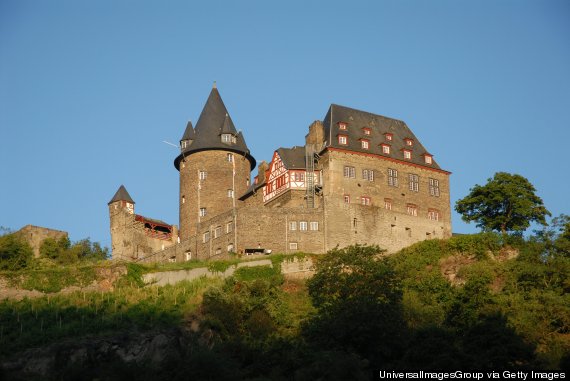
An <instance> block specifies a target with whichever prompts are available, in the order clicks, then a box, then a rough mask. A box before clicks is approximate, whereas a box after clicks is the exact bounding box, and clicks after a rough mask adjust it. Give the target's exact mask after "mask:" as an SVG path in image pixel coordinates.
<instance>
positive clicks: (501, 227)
mask: <svg viewBox="0 0 570 381" xmlns="http://www.w3.org/2000/svg"><path fill="white" fill-rule="evenodd" d="M535 192H536V189H535V188H534V186H533V185H532V184H531V183H530V182H529V181H528V180H527V179H526V178H524V177H523V176H521V175H516V174H515V175H512V174H510V173H506V172H497V173H495V176H494V177H493V178H492V179H488V181H487V184H485V185H483V186H481V185H475V186H474V187H473V188H472V189H471V192H470V193H469V194H468V195H467V196H466V197H465V198H463V199H461V200H458V201H457V203H456V204H455V210H456V211H457V212H458V213H460V214H462V219H463V220H464V221H465V222H471V221H475V222H476V223H477V227H480V228H482V229H483V230H485V231H491V230H495V231H498V232H501V233H502V234H503V236H505V235H506V234H507V233H508V232H516V233H522V232H523V231H525V230H526V229H527V228H528V227H529V226H530V222H532V221H534V222H537V223H539V224H542V225H546V220H545V217H546V216H547V215H548V216H550V212H549V211H548V210H547V209H546V208H545V207H544V204H543V202H542V199H541V198H540V197H538V196H537V195H536V194H535Z"/></svg>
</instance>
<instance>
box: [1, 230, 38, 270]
mask: <svg viewBox="0 0 570 381" xmlns="http://www.w3.org/2000/svg"><path fill="white" fill-rule="evenodd" d="M33 255H34V253H33V251H32V248H31V247H30V245H28V243H27V242H25V241H24V240H22V239H21V238H20V237H19V236H18V235H17V234H16V233H11V234H5V235H3V236H0V270H20V269H23V268H25V267H27V266H28V265H29V264H30V262H31V260H32V257H33Z"/></svg>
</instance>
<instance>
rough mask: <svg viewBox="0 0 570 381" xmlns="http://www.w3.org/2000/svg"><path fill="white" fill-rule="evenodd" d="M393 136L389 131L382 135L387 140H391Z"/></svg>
mask: <svg viewBox="0 0 570 381" xmlns="http://www.w3.org/2000/svg"><path fill="white" fill-rule="evenodd" d="M393 136H394V135H393V134H391V133H389V132H388V133H385V134H384V137H385V138H386V140H388V141H392V138H393Z"/></svg>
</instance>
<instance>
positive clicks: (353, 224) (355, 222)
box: [352, 218, 358, 229]
mask: <svg viewBox="0 0 570 381" xmlns="http://www.w3.org/2000/svg"><path fill="white" fill-rule="evenodd" d="M352 227H353V228H354V229H356V228H357V227H358V219H356V218H353V219H352Z"/></svg>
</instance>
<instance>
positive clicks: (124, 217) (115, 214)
mask: <svg viewBox="0 0 570 381" xmlns="http://www.w3.org/2000/svg"><path fill="white" fill-rule="evenodd" d="M107 205H109V219H110V222H111V252H112V255H113V259H124V260H127V259H130V257H132V256H133V254H134V253H133V245H132V237H131V235H132V234H131V227H132V225H133V222H134V213H135V202H134V201H133V199H132V198H131V196H130V195H129V192H127V189H126V188H125V187H124V186H123V185H121V186H120V187H119V189H118V190H117V192H116V193H115V195H114V196H113V198H112V199H111V201H109V202H108V204H107Z"/></svg>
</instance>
